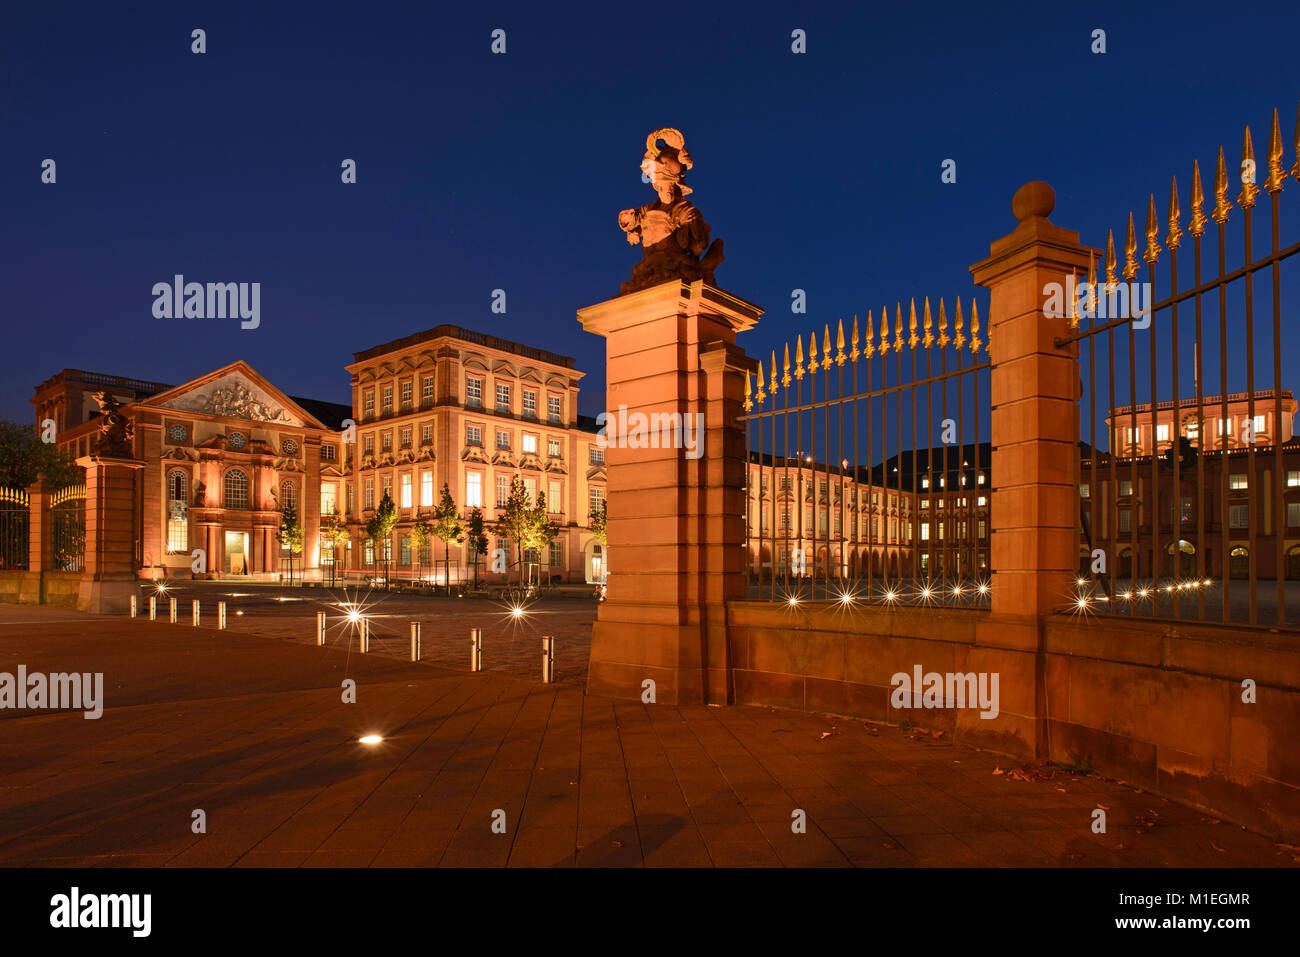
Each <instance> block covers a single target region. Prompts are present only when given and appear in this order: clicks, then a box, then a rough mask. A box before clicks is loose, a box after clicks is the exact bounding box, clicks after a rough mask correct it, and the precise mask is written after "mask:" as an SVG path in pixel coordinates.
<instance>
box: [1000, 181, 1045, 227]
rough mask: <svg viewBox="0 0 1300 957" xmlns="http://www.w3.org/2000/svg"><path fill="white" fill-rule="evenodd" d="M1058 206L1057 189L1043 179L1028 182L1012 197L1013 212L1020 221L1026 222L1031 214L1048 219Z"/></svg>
mask: <svg viewBox="0 0 1300 957" xmlns="http://www.w3.org/2000/svg"><path fill="white" fill-rule="evenodd" d="M1055 208H1056V191H1055V190H1053V189H1052V187H1051V186H1049V185H1048V184H1047V183H1044V182H1042V181H1041V180H1034V181H1033V182H1032V183H1026V184H1025V185H1024V186H1021V187H1020V188H1019V189H1018V190H1016V195H1015V196H1013V197H1011V213H1012V215H1014V216H1015V217H1016V220H1017V221H1018V222H1022V223H1023V222H1024V221H1025V220H1026V219H1029V217H1031V216H1041V217H1043V218H1044V219H1046V218H1047V217H1048V216H1050V215H1051V214H1052V210H1053V209H1055Z"/></svg>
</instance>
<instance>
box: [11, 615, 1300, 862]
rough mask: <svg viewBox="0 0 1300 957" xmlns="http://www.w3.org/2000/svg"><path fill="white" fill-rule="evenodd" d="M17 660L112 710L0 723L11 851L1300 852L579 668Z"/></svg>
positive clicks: (342, 857)
mask: <svg viewBox="0 0 1300 957" xmlns="http://www.w3.org/2000/svg"><path fill="white" fill-rule="evenodd" d="M19 664H23V665H26V666H27V668H28V670H29V672H69V671H77V672H92V673H93V672H102V673H103V675H104V689H105V692H104V693H105V702H104V713H103V717H101V718H100V719H99V720H86V719H85V718H83V716H82V714H81V712H79V711H64V712H49V711H16V710H12V709H10V710H3V711H0V864H3V865H5V866H21V865H28V866H63V865H77V866H110V867H136V866H158V865H167V866H177V867H230V866H239V867H248V866H254V867H298V866H303V867H363V866H383V867H387V866H391V867H425V866H444V867H453V866H475V867H502V866H510V867H570V866H579V867H589V866H594V867H641V866H644V867H708V866H713V867H766V866H788V867H832V866H836V867H838V866H865V867H913V866H929V867H953V866H966V865H973V866H983V867H1005V866H1017V865H1020V866H1067V867H1069V866H1085V867H1086V866H1121V867H1124V866H1150V865H1155V866H1168V865H1181V866H1193V867H1213V866H1294V865H1295V864H1296V863H1297V854H1296V852H1295V850H1294V849H1291V848H1286V847H1284V846H1280V845H1276V844H1274V843H1272V842H1270V841H1268V840H1267V839H1265V838H1264V837H1262V836H1260V835H1258V834H1255V833H1252V832H1250V831H1247V830H1244V829H1242V828H1240V827H1236V826H1233V825H1231V824H1227V823H1223V822H1219V821H1216V820H1214V819H1213V818H1211V817H1210V816H1209V815H1208V814H1205V813H1202V812H1199V811H1197V810H1195V809H1192V808H1188V807H1186V806H1183V805H1178V804H1175V803H1173V802H1171V801H1168V800H1165V799H1163V798H1159V797H1156V796H1154V795H1151V794H1147V793H1144V792H1142V791H1140V790H1137V789H1134V788H1132V787H1129V786H1127V785H1124V784H1121V783H1118V782H1115V781H1108V780H1106V779H1104V778H1100V777H1098V776H1095V775H1092V776H1078V775H1072V774H1069V773H1066V772H1064V771H1060V770H1052V769H1046V771H1042V770H1041V769H1040V771H1039V772H1038V773H1035V774H1028V775H1025V774H1021V775H1016V774H1013V773H1010V772H1013V771H1015V769H1016V765H1015V764H1014V763H1011V762H1008V760H1007V759H1006V758H1002V757H999V756H997V755H993V754H989V753H985V752H980V751H975V750H972V749H969V748H965V747H962V746H954V745H952V744H950V743H946V742H943V741H941V740H940V741H935V740H934V739H932V738H930V737H929V736H926V735H919V734H917V733H915V732H906V731H903V730H902V729H899V728H895V727H891V726H884V725H872V724H869V723H866V722H862V721H858V720H853V719H846V718H836V717H831V716H826V715H816V714H804V713H797V712H785V711H776V710H772V709H763V708H748V707H732V708H711V707H680V708H679V707H672V706H667V705H642V704H640V703H637V702H622V701H618V702H615V701H611V700H608V699H603V698H598V697H589V696H586V695H585V694H584V693H583V692H584V689H583V685H582V682H581V681H579V680H577V679H576V678H569V679H566V680H564V681H561V682H559V683H557V684H550V685H545V684H541V683H539V682H537V681H532V680H525V679H523V678H519V677H514V676H512V675H510V674H507V673H504V672H501V671H489V672H485V673H480V674H470V673H469V672H468V671H465V670H453V669H451V668H448V667H436V666H433V665H431V664H428V663H424V662H421V663H411V662H409V661H404V660H401V659H400V658H399V657H397V656H392V657H388V656H384V655H375V654H369V655H361V654H359V653H357V651H356V649H355V648H354V647H349V646H348V645H346V644H344V643H335V644H333V645H330V646H327V647H325V648H318V647H315V646H314V645H313V644H312V643H311V642H310V641H307V640H297V639H295V640H288V641H286V640H278V639H276V638H275V637H271V636H268V635H265V634H261V633H258V632H257V631H256V630H252V631H237V630H230V631H225V632H221V631H216V630H213V629H210V628H198V629H195V628H193V627H191V626H190V625H187V624H178V625H170V624H167V623H162V622H153V623H151V622H147V621H143V620H134V621H133V620H130V619H125V618H103V617H92V616H87V615H79V614H77V613H75V612H68V611H64V610H59V609H50V608H32V607H24V606H12V605H0V671H6V672H14V671H16V669H17V666H18V665H19ZM349 680H350V681H354V682H355V683H356V701H355V703H344V700H343V694H342V691H343V684H344V682H345V681H349ZM365 734H379V735H382V736H383V739H384V740H383V742H382V743H380V744H378V745H364V744H361V743H359V742H358V738H360V737H361V736H362V735H365ZM1096 807H1105V808H1107V809H1108V813H1109V814H1110V815H1111V817H1110V825H1111V826H1110V827H1109V829H1108V833H1106V834H1102V835H1097V834H1093V833H1092V832H1091V828H1090V825H1091V820H1092V811H1093V809H1095V808H1096ZM196 810H201V811H202V812H203V813H204V815H205V816H206V831H205V832H204V833H195V832H194V830H193V829H192V827H191V825H192V821H193V819H194V812H195V811H196ZM800 812H801V813H800ZM796 818H798V819H801V820H802V821H803V822H804V825H805V826H804V830H803V831H802V832H801V833H796V832H795V831H794V830H792V824H793V823H795V821H796ZM494 823H495V824H496V827H495V828H494Z"/></svg>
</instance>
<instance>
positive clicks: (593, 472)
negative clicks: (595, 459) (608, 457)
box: [587, 465, 606, 482]
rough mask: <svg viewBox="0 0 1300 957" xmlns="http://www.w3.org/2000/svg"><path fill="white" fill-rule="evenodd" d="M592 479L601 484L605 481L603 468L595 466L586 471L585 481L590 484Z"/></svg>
mask: <svg viewBox="0 0 1300 957" xmlns="http://www.w3.org/2000/svg"><path fill="white" fill-rule="evenodd" d="M593 479H597V480H599V481H601V482H604V481H605V480H606V477H605V466H603V465H597V466H596V467H595V468H590V469H587V481H588V482H590V481H592V480H593Z"/></svg>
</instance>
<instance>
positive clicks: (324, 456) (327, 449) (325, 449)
mask: <svg viewBox="0 0 1300 957" xmlns="http://www.w3.org/2000/svg"><path fill="white" fill-rule="evenodd" d="M336 454H337V453H336V452H335V450H334V446H332V445H322V446H321V447H320V458H321V461H322V462H333V461H334V456H335V455H336Z"/></svg>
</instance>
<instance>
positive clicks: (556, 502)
mask: <svg viewBox="0 0 1300 957" xmlns="http://www.w3.org/2000/svg"><path fill="white" fill-rule="evenodd" d="M563 504H564V493H563V492H561V491H560V482H559V479H551V481H550V483H549V485H548V491H547V493H546V510H547V511H548V512H550V513H551V514H552V515H558V514H560V511H561V509H560V506H561V505H563Z"/></svg>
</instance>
